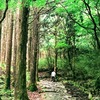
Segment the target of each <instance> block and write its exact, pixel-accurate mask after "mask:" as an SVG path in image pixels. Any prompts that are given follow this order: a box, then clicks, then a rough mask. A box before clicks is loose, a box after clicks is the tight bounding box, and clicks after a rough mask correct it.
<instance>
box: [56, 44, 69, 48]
mask: <svg viewBox="0 0 100 100" xmlns="http://www.w3.org/2000/svg"><path fill="white" fill-rule="evenodd" d="M66 47H68V45H67V44H66V43H64V42H59V43H57V45H56V47H55V48H58V49H61V48H66Z"/></svg>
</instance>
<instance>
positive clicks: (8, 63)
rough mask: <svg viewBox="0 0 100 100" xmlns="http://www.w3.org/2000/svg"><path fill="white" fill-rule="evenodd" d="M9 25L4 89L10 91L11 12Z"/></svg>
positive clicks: (10, 13)
mask: <svg viewBox="0 0 100 100" xmlns="http://www.w3.org/2000/svg"><path fill="white" fill-rule="evenodd" d="M8 14H9V16H8V17H9V21H8V22H9V23H8V24H9V25H8V33H7V44H6V48H7V50H6V85H5V89H10V73H11V72H10V69H11V52H12V51H11V50H12V34H13V17H12V12H10V11H9V13H8Z"/></svg>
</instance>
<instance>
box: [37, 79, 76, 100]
mask: <svg viewBox="0 0 100 100" xmlns="http://www.w3.org/2000/svg"><path fill="white" fill-rule="evenodd" d="M38 84H39V86H40V87H41V89H42V93H41V96H42V98H43V99H44V100H76V98H75V97H72V96H71V95H70V94H68V93H67V90H66V89H65V86H64V85H63V84H62V83H61V82H51V81H47V80H41V81H40V82H39V83H38Z"/></svg>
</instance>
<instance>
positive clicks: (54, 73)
mask: <svg viewBox="0 0 100 100" xmlns="http://www.w3.org/2000/svg"><path fill="white" fill-rule="evenodd" d="M55 76H56V72H55V71H53V72H51V79H52V81H53V82H55Z"/></svg>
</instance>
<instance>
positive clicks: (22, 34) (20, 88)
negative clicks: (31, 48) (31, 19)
mask: <svg viewBox="0 0 100 100" xmlns="http://www.w3.org/2000/svg"><path fill="white" fill-rule="evenodd" d="M22 4H24V3H23V2H22ZM28 13H29V11H28V8H27V7H25V6H23V5H22V8H21V9H20V12H19V14H20V15H19V25H18V27H19V31H18V37H17V40H18V41H17V46H18V48H17V59H16V60H17V65H16V66H17V68H16V69H17V72H16V75H17V76H16V84H15V98H14V99H15V100H29V99H28V95H27V89H26V44H27V37H28V36H27V35H28V23H27V22H28Z"/></svg>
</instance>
